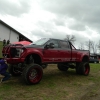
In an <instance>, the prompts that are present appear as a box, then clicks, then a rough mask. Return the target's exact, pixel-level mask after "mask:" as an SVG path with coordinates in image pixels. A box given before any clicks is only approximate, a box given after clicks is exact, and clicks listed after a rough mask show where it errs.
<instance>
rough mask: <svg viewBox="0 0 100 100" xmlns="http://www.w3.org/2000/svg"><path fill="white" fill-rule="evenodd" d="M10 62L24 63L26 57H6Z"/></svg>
mask: <svg viewBox="0 0 100 100" xmlns="http://www.w3.org/2000/svg"><path fill="white" fill-rule="evenodd" d="M4 59H5V60H6V61H7V63H8V64H18V63H23V62H24V60H25V58H4Z"/></svg>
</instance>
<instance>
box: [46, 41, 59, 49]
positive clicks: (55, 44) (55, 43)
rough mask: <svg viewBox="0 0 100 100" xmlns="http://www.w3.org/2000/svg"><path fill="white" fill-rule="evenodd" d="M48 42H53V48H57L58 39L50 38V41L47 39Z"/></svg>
mask: <svg viewBox="0 0 100 100" xmlns="http://www.w3.org/2000/svg"><path fill="white" fill-rule="evenodd" d="M50 43H53V44H54V48H58V47H59V46H58V41H57V40H50V41H48V43H47V44H48V45H49V44H50Z"/></svg>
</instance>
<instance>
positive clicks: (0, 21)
mask: <svg viewBox="0 0 100 100" xmlns="http://www.w3.org/2000/svg"><path fill="white" fill-rule="evenodd" d="M0 23H2V24H3V25H5V26H6V27H8V28H10V29H11V30H13V31H14V32H16V33H18V34H19V35H21V36H23V37H24V38H26V39H27V40H29V41H30V42H32V40H30V39H29V38H27V37H26V36H24V35H23V34H21V33H20V32H18V31H17V30H15V29H14V28H12V27H11V26H9V25H8V24H6V23H5V22H3V21H2V20H0Z"/></svg>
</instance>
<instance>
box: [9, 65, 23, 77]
mask: <svg viewBox="0 0 100 100" xmlns="http://www.w3.org/2000/svg"><path fill="white" fill-rule="evenodd" d="M15 66H17V65H9V66H8V71H9V73H10V74H11V75H12V76H20V75H21V74H22V72H21V71H19V70H18V69H17V68H16V67H15Z"/></svg>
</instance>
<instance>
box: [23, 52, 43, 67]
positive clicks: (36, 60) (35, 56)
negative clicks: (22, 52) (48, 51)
mask: <svg viewBox="0 0 100 100" xmlns="http://www.w3.org/2000/svg"><path fill="white" fill-rule="evenodd" d="M30 56H32V57H33V59H34V63H35V64H39V65H41V63H42V58H41V56H40V55H39V54H36V53H30V54H28V55H27V56H26V58H25V62H26V64H28V59H29V57H30Z"/></svg>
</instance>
